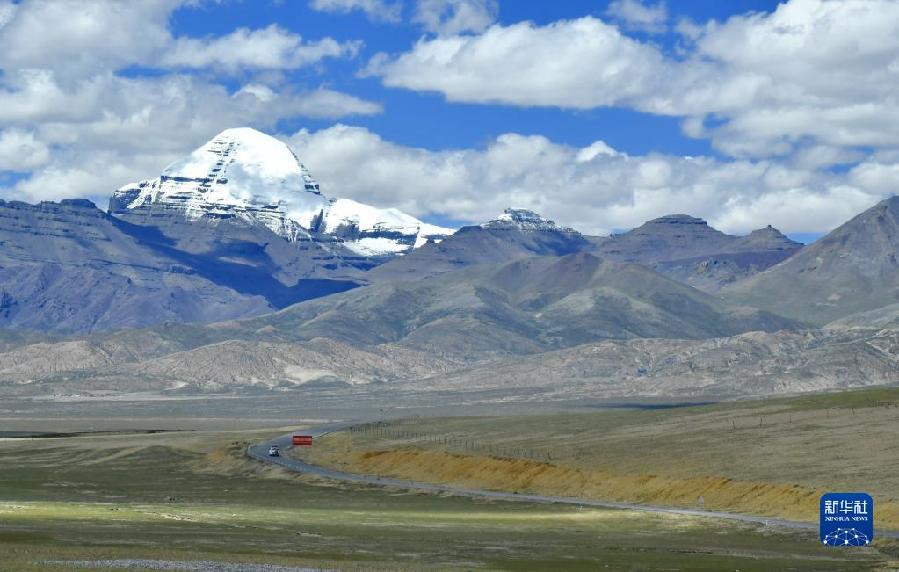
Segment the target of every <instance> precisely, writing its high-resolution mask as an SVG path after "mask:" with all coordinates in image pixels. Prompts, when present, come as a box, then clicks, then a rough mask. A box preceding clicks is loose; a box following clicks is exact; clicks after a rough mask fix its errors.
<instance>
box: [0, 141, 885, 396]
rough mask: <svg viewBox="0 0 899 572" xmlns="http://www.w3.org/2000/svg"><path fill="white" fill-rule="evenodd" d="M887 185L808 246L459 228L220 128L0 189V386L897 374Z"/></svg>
mask: <svg viewBox="0 0 899 572" xmlns="http://www.w3.org/2000/svg"><path fill="white" fill-rule="evenodd" d="M897 223H899V198H896V197H893V198H889V199H886V200H884V201H882V202H881V203H879V204H878V205H875V206H874V207H872V208H871V209H869V210H868V211H866V212H864V213H862V214H860V215H858V216H857V217H855V218H853V219H852V220H850V221H848V222H847V223H845V224H844V225H842V226H841V227H839V228H837V229H836V230H834V231H833V232H832V233H830V234H829V235H827V236H825V237H824V238H822V239H820V240H818V241H816V242H815V243H814V244H812V245H810V246H803V245H801V244H799V243H797V242H794V241H792V240H790V239H789V238H787V237H786V236H784V235H783V234H782V233H780V232H779V231H777V230H776V229H774V228H772V227H770V226H769V227H766V228H762V229H759V230H756V231H753V232H752V233H750V234H749V235H746V236H733V235H728V234H725V233H722V232H720V231H718V230H716V229H714V228H712V227H711V226H710V225H709V224H708V223H707V222H706V221H704V220H702V219H698V218H695V217H692V216H689V215H684V214H672V215H667V216H664V217H660V218H657V219H654V220H651V221H648V222H646V223H645V224H643V225H641V226H640V227H637V228H635V229H633V230H630V231H628V232H624V233H619V234H615V235H612V236H608V237H596V236H588V235H584V234H582V233H580V232H578V231H577V230H575V229H571V228H565V227H562V226H560V225H557V224H556V223H554V222H553V221H550V220H547V219H545V218H543V217H541V216H540V215H539V214H537V213H534V212H532V211H530V210H527V209H521V208H510V209H507V210H506V211H505V212H504V213H502V214H500V215H499V216H498V217H497V218H496V219H494V220H491V221H487V222H484V223H483V224H480V225H472V226H465V227H462V228H461V229H458V230H456V231H454V230H453V229H445V228H440V227H437V226H433V225H429V224H427V223H424V222H422V221H420V220H418V219H416V218H415V217H412V216H411V215H408V214H405V213H402V212H400V211H398V210H396V209H392V208H386V209H385V208H378V207H373V206H369V205H364V204H361V203H358V202H355V201H353V200H350V199H335V198H328V197H326V196H325V195H324V194H323V193H322V191H321V189H320V187H319V184H318V182H317V181H315V179H314V178H313V177H312V176H311V174H310V172H309V170H308V169H307V168H306V167H305V166H304V165H303V164H302V163H301V162H300V161H299V159H298V158H297V157H296V155H295V154H294V153H293V152H292V151H291V150H290V149H289V147H287V146H286V145H285V144H284V143H283V142H281V141H279V140H277V139H274V138H272V137H269V136H267V135H264V134H262V133H259V132H257V131H254V130H252V129H246V128H241V129H229V130H226V131H224V132H222V133H221V134H219V135H218V136H216V137H215V138H213V139H212V140H211V141H210V142H209V143H207V144H206V145H203V146H202V147H200V148H199V149H197V150H196V151H194V152H193V153H192V154H191V155H190V156H188V157H187V158H185V159H183V160H181V161H178V162H176V163H174V164H173V165H171V166H169V167H168V168H166V169H165V170H164V171H163V173H162V174H161V175H160V176H159V177H157V178H155V179H148V180H145V181H141V182H139V183H135V184H132V185H126V186H125V187H122V188H121V189H118V190H117V191H115V192H114V193H113V195H112V198H111V199H110V204H109V210H108V211H102V210H100V209H98V208H97V207H96V206H95V205H94V204H93V203H90V202H88V201H84V200H65V201H61V202H60V203H49V202H45V203H40V204H37V205H29V204H25V203H20V202H3V201H0V243H2V245H3V249H2V251H0V326H3V327H4V328H5V329H4V330H0V332H2V336H0V394H5V395H10V396H12V395H30V396H37V395H72V394H80V395H106V394H108V392H118V393H134V392H151V393H152V392H164V393H171V392H175V393H184V392H188V393H189V392H223V391H224V392H228V391H240V390H246V389H249V388H255V389H258V390H271V389H273V388H281V389H290V388H293V387H296V386H298V385H304V384H309V383H318V382H328V383H337V384H338V385H341V384H345V385H347V386H355V387H360V386H361V387H365V386H368V385H369V384H376V385H382V384H392V385H391V387H396V388H401V387H402V388H405V389H404V390H406V391H417V390H421V391H432V390H442V391H445V390H452V391H458V392H465V391H473V390H475V389H477V390H479V391H499V392H505V393H509V392H512V393H514V392H515V391H523V390H524V389H525V388H528V391H530V390H533V389H534V388H539V390H540V391H543V392H546V393H548V394H550V393H556V394H558V393H559V392H562V393H564V394H565V395H568V396H583V395H592V396H606V397H612V396H627V395H715V396H743V395H754V394H771V393H784V392H797V391H810V390H818V389H826V388H833V387H847V386H856V385H871V384H883V383H893V382H896V381H899V366H897V360H896V349H897V335H896V331H897V329H899V319H897V316H899V313H897V310H899V294H897V293H899V277H897V270H896V264H897V263H896V259H895V253H896V249H897V232H896V230H897Z"/></svg>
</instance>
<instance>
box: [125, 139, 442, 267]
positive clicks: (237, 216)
mask: <svg viewBox="0 0 899 572" xmlns="http://www.w3.org/2000/svg"><path fill="white" fill-rule="evenodd" d="M151 208H152V209H164V210H166V211H168V212H170V213H175V214H179V215H181V216H184V217H185V218H187V219H188V220H200V219H203V220H207V221H213V222H216V221H222V220H230V221H237V222H242V223H244V224H247V225H250V226H253V225H262V226H264V227H266V228H268V229H269V230H271V231H272V232H274V233H275V234H277V235H279V236H281V237H283V238H285V239H287V240H288V241H291V242H295V241H298V240H307V239H310V238H311V237H313V235H316V236H317V235H319V234H329V235H333V236H334V237H336V238H337V239H338V240H339V241H340V242H343V243H344V244H345V246H346V247H347V248H349V250H351V251H352V252H353V254H354V255H362V256H385V255H394V254H402V253H405V252H406V251H408V250H410V249H412V248H414V247H416V246H420V245H421V244H424V243H426V242H427V241H428V240H439V239H440V238H443V237H445V236H447V235H449V234H452V232H453V229H448V228H440V227H436V226H433V225H428V224H425V223H423V222H422V221H420V220H418V219H417V218H415V217H412V216H410V215H407V214H405V213H402V212H400V211H398V210H396V209H379V208H375V207H370V206H368V205H364V204H361V203H357V202H355V201H352V200H349V199H330V200H329V199H328V197H325V196H324V195H323V194H322V193H321V191H320V190H319V184H318V182H317V181H316V180H315V179H314V178H313V177H312V175H311V174H310V172H309V170H308V169H307V168H306V166H305V165H303V163H301V162H300V160H299V158H298V157H297V156H296V154H295V153H294V152H293V150H292V149H291V148H290V147H289V146H288V145H287V144H286V143H284V142H283V141H281V140H280V139H277V138H275V137H272V136H271V135H267V134H265V133H262V132H261V131H257V130H256V129H253V128H251V127H235V128H231V129H225V130H224V131H222V132H221V133H219V134H218V135H216V136H215V137H213V138H212V139H211V140H210V141H208V142H207V143H205V144H204V145H202V146H201V147H199V148H198V149H196V150H195V151H194V152H192V153H191V154H190V155H188V156H187V157H185V158H184V159H182V160H180V161H176V162H175V163H172V164H171V165H169V166H168V167H166V168H165V170H163V172H162V174H161V175H160V176H159V177H157V178H155V179H150V180H145V181H140V182H139V183H133V184H130V185H126V186H124V187H122V188H120V189H118V190H117V191H115V193H114V194H113V196H112V198H111V199H110V201H109V211H110V212H111V213H113V214H119V215H122V214H126V213H129V212H132V213H135V214H144V213H146V212H147V209H151ZM329 240H333V238H330V239H329Z"/></svg>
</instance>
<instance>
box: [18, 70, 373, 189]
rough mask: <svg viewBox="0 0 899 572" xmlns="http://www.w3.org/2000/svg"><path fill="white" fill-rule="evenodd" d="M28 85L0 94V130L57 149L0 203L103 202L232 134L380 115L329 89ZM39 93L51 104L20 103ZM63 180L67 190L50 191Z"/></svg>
mask: <svg viewBox="0 0 899 572" xmlns="http://www.w3.org/2000/svg"><path fill="white" fill-rule="evenodd" d="M34 81H36V82H37V85H38V87H37V88H29V89H24V90H23V91H24V93H25V94H26V95H25V96H23V95H22V94H21V93H5V94H4V93H2V92H0V122H2V123H6V124H9V123H19V124H20V127H19V128H18V129H20V130H21V129H25V128H29V129H32V130H33V132H34V139H35V142H36V143H38V142H39V144H42V145H45V146H53V148H54V152H53V153H52V154H51V157H50V159H49V160H47V161H43V162H42V163H41V164H40V165H35V169H34V171H33V174H32V177H31V178H30V179H26V180H25V181H22V182H20V183H19V184H18V185H17V186H16V187H15V188H12V189H5V190H4V189H0V195H10V196H16V197H18V198H24V199H27V200H32V201H33V200H43V199H55V198H61V197H66V196H68V197H78V196H87V197H90V198H92V199H93V200H95V201H98V202H100V203H103V202H105V199H106V197H108V195H109V194H110V193H111V192H112V190H114V189H115V188H117V187H118V186H121V185H123V184H125V183H129V182H133V181H135V180H139V179H143V178H147V177H151V176H154V175H156V174H158V173H159V172H160V171H161V170H162V168H163V167H165V165H166V164H168V163H170V162H171V161H173V160H175V159H177V158H179V157H180V156H182V155H183V154H186V153H188V152H189V151H190V150H192V149H193V148H195V147H197V146H199V145H200V144H202V143H204V142H205V141H206V140H208V139H209V138H210V137H212V136H213V135H214V134H216V133H217V132H219V131H221V130H223V129H226V128H228V127H233V126H235V125H254V126H257V127H260V128H265V127H269V128H270V127H273V126H274V125H275V124H276V123H277V121H278V120H280V119H281V118H283V117H296V116H307V117H320V118H333V117H342V116H345V115H352V114H371V113H377V112H379V111H380V106H379V105H377V104H373V103H370V102H367V101H364V100H360V99H358V98H355V97H352V96H349V95H346V94H342V93H339V92H334V91H330V90H327V89H314V90H310V91H290V90H286V89H282V90H279V91H275V90H272V89H271V88H268V87H266V86H259V85H253V84H249V85H248V86H246V87H245V88H244V89H240V90H238V91H237V92H236V93H234V94H230V93H229V92H228V90H227V89H225V87H224V86H221V85H218V84H214V83H209V82H206V81H204V80H202V79H200V78H192V77H188V76H163V77H161V78H160V77H154V78H123V77H119V76H115V75H112V74H107V75H104V76H98V77H95V78H92V79H91V80H89V81H85V82H83V83H80V84H77V85H76V86H75V87H74V88H73V90H72V91H66V90H65V89H63V88H62V87H60V86H59V85H57V84H56V83H54V78H53V76H52V74H49V75H48V74H41V75H40V76H39V77H37V78H36V79H35V80H34ZM37 93H43V94H49V95H51V96H52V97H49V98H47V99H44V100H39V101H37V102H35V101H32V100H31V99H30V98H29V97H28V95H27V94H37ZM57 106H58V107H57ZM19 111H23V112H24V111H27V112H28V113H27V114H23V115H17V113H18V112H19ZM7 112H8V114H7ZM26 117H27V120H25V118H26ZM32 156H34V155H32ZM2 168H4V167H3V166H2V165H0V169H2ZM68 175H71V177H72V180H71V181H70V182H68V183H66V184H63V185H58V184H55V183H56V182H58V181H61V180H63V179H64V178H65V177H66V176H68Z"/></svg>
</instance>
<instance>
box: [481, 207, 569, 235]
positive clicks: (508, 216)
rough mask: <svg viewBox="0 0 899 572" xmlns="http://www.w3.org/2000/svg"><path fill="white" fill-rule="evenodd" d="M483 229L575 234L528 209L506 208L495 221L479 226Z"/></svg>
mask: <svg viewBox="0 0 899 572" xmlns="http://www.w3.org/2000/svg"><path fill="white" fill-rule="evenodd" d="M481 226H482V227H483V228H516V229H518V230H542V231H558V232H568V233H577V231H576V230H574V229H571V228H563V227H560V226H558V225H557V224H556V223H555V222H554V221H551V220H549V219H546V218H543V217H542V216H540V215H539V214H537V213H535V212H534V211H531V210H528V209H516V208H508V209H506V210H504V211H503V214H501V215H499V216H498V217H496V218H495V219H493V220H491V221H489V222H485V223H484V224H482V225H481Z"/></svg>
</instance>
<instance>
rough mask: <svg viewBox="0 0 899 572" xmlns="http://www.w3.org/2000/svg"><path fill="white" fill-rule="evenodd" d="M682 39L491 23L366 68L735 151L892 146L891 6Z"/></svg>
mask: <svg viewBox="0 0 899 572" xmlns="http://www.w3.org/2000/svg"><path fill="white" fill-rule="evenodd" d="M627 5H631V4H627ZM623 6H625V3H618V4H613V6H612V7H613V8H615V7H617V8H619V9H620V8H622V7H623ZM641 6H645V5H643V4H641ZM689 41H690V44H689V46H688V47H687V48H686V51H685V52H684V54H683V55H682V56H679V57H674V56H672V55H671V54H667V53H664V52H663V51H662V50H661V49H660V48H659V47H658V46H656V45H654V44H652V43H649V42H643V41H640V40H638V39H635V38H632V37H630V36H628V35H626V34H623V33H622V32H621V30H620V29H619V28H618V27H616V26H614V25H611V24H608V23H606V22H603V21H601V20H599V19H596V18H593V17H586V18H581V19H577V20H562V21H557V22H553V23H550V24H546V25H536V24H533V23H518V24H513V25H508V26H502V25H494V26H492V27H490V28H488V29H486V30H485V31H483V32H482V33H480V34H477V35H464V36H439V37H436V38H430V39H422V40H421V41H419V42H417V43H416V44H415V45H414V46H413V47H412V49H411V50H409V51H407V52H405V53H402V54H399V55H396V56H388V55H384V54H379V55H377V56H376V57H374V58H373V59H372V61H371V62H370V63H369V66H368V72H369V73H371V74H374V75H379V76H381V77H382V81H383V83H384V84H385V85H387V86H390V87H401V88H407V89H412V90H418V91H433V92H439V93H442V94H444V96H445V97H446V98H447V99H448V100H449V101H457V102H471V103H501V104H509V105H517V106H553V107H563V108H570V109H590V108H596V107H602V106H620V107H628V108H632V109H635V110H638V111H642V112H648V113H654V114H661V115H669V116H679V117H683V118H685V119H686V121H685V126H686V127H687V128H688V129H686V130H685V132H686V133H688V134H689V135H691V136H694V137H708V138H710V139H712V141H713V143H714V144H715V146H716V147H717V148H718V149H720V150H721V151H723V152H725V153H727V154H730V155H733V156H737V157H764V156H772V155H788V154H790V153H791V152H793V151H794V150H796V149H797V148H798V147H801V146H804V145H808V144H809V142H810V143H811V144H812V145H825V146H832V147H841V148H855V147H875V148H881V147H889V146H899V129H896V128H895V125H897V121H899V98H897V97H896V95H895V94H896V93H899V3H897V2H892V1H889V0H868V1H865V2H855V1H849V0H842V1H841V0H791V1H789V2H785V3H783V4H780V5H779V6H778V7H777V8H776V9H775V10H774V11H773V12H771V13H751V14H748V15H741V16H734V17H732V18H730V19H728V20H727V21H725V22H715V21H711V22H708V23H706V24H704V25H701V26H693V27H691V33H690V40H689Z"/></svg>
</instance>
